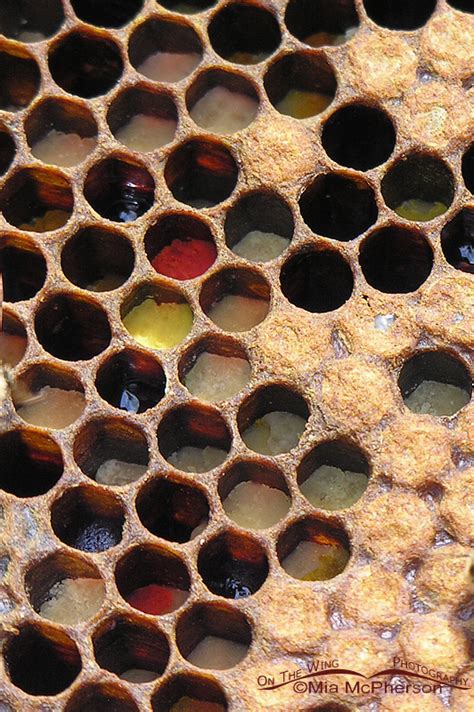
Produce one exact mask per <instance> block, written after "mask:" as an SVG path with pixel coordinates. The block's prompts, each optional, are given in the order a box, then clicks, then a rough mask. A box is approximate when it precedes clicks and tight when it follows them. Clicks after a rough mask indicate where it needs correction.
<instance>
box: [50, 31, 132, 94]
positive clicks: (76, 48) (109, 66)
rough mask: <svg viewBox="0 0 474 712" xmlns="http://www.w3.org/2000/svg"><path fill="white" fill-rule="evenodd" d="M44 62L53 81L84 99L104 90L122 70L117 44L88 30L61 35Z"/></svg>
mask: <svg viewBox="0 0 474 712" xmlns="http://www.w3.org/2000/svg"><path fill="white" fill-rule="evenodd" d="M48 63H49V69H50V72H51V75H52V77H53V79H54V81H55V82H56V84H58V85H59V86H60V87H61V88H62V89H64V91H67V92H68V94H75V95H77V96H82V97H83V98H84V99H93V98H94V97H96V96H101V95H102V94H106V93H107V92H108V91H110V89H112V87H113V86H114V85H115V83H116V82H117V81H118V79H120V77H121V75H122V72H123V60H122V57H121V53H120V49H119V47H118V46H117V45H116V44H115V42H112V40H110V39H106V38H105V37H104V35H103V34H99V33H96V32H92V31H91V30H89V31H88V32H85V31H82V30H81V31H79V30H75V31H72V32H70V33H69V34H68V35H65V36H64V37H62V38H61V39H60V40H59V41H58V42H57V43H56V44H55V45H53V47H52V49H51V50H50V52H49V57H48Z"/></svg>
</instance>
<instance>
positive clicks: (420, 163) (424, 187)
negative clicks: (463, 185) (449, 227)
mask: <svg viewBox="0 0 474 712" xmlns="http://www.w3.org/2000/svg"><path fill="white" fill-rule="evenodd" d="M454 193H455V186H454V178H453V174H452V172H451V169H450V168H449V167H448V166H447V164H446V163H444V161H442V160H440V159H439V158H436V157H435V156H433V155H430V154H423V153H411V154H409V155H408V156H405V157H403V158H402V159H399V160H396V161H395V162H394V163H393V164H392V166H391V167H390V168H389V169H388V171H387V172H386V174H385V175H384V177H383V180H382V195H383V197H384V200H385V202H386V203H387V205H388V207H389V208H392V210H394V211H395V212H396V213H397V215H399V216H400V217H402V218H405V220H412V221H414V222H427V221H429V220H434V218H436V217H438V215H442V214H443V213H444V212H446V210H447V209H448V208H449V206H450V205H451V203H452V202H453V199H454Z"/></svg>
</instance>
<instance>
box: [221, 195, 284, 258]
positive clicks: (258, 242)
mask: <svg viewBox="0 0 474 712" xmlns="http://www.w3.org/2000/svg"><path fill="white" fill-rule="evenodd" d="M294 227H295V226H294V220H293V215H292V213H291V209H290V207H289V205H288V204H287V203H286V201H285V200H283V198H282V197H281V196H279V195H277V194H276V193H274V192H273V191H270V190H268V191H254V192H252V193H247V194H245V195H244V196H242V197H241V198H239V200H237V202H236V203H234V205H233V206H232V207H231V208H230V209H229V210H228V211H227V215H226V220H225V236H226V243H227V246H228V247H230V249H231V250H232V251H233V252H235V254H237V255H239V257H243V258H244V259H247V260H250V261H251V262H268V261H270V260H272V259H275V258H276V257H278V256H279V255H280V254H281V253H282V252H283V251H284V250H286V248H287V247H288V246H289V244H290V242H291V239H292V237H293V232H294Z"/></svg>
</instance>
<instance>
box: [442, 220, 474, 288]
mask: <svg viewBox="0 0 474 712" xmlns="http://www.w3.org/2000/svg"><path fill="white" fill-rule="evenodd" d="M441 247H442V248H443V253H444V256H445V257H446V259H447V261H448V262H449V264H450V265H452V266H453V267H455V268H456V269H459V270H461V271H462V272H469V273H471V274H474V210H473V209H472V208H464V210H461V212H460V213H458V214H457V215H456V217H455V218H454V219H453V220H451V221H450V222H449V223H448V224H447V225H445V227H444V228H443V230H442V231H441Z"/></svg>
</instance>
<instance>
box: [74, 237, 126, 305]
mask: <svg viewBox="0 0 474 712" xmlns="http://www.w3.org/2000/svg"><path fill="white" fill-rule="evenodd" d="M134 265H135V253H134V250H133V246H132V245H131V243H130V240H129V239H128V238H127V237H126V236H125V235H123V234H122V233H120V232H117V231H115V230H110V229H107V228H102V227H92V226H91V227H86V228H82V229H81V230H79V232H77V233H76V234H75V235H73V236H72V237H71V238H70V239H69V240H68V241H67V242H66V244H65V246H64V247H63V250H62V253H61V267H62V269H63V272H64V274H65V276H66V277H67V278H68V279H69V280H70V281H71V282H72V283H73V284H76V285H77V286H78V287H82V289H89V290H91V291H93V292H109V291H111V290H112V289H117V287H121V286H122V284H123V283H124V282H126V281H127V279H128V278H129V277H130V275H131V274H132V272H133V268H134Z"/></svg>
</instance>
